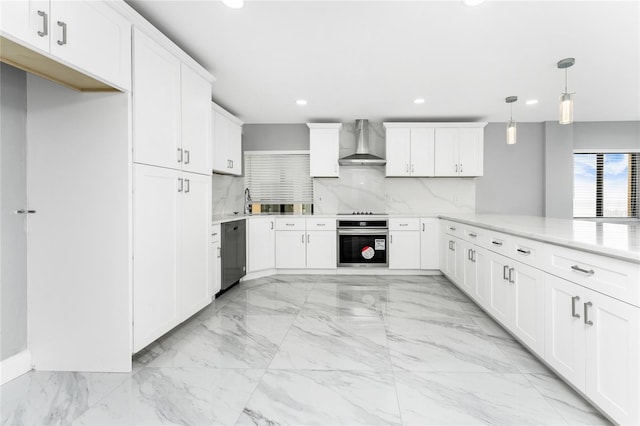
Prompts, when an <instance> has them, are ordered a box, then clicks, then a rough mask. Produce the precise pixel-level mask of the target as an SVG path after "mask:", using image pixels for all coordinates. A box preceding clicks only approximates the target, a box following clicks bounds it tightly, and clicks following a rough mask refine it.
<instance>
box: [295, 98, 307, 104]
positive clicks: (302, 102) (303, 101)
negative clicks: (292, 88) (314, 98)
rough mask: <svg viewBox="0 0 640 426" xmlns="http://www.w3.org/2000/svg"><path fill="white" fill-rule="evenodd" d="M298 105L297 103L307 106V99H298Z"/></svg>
mask: <svg viewBox="0 0 640 426" xmlns="http://www.w3.org/2000/svg"><path fill="white" fill-rule="evenodd" d="M296 103H297V104H298V105H306V104H307V100H306V99H298V100H297V101H296Z"/></svg>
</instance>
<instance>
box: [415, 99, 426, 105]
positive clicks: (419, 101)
mask: <svg viewBox="0 0 640 426" xmlns="http://www.w3.org/2000/svg"><path fill="white" fill-rule="evenodd" d="M413 103H414V104H423V103H424V98H416V99H414V100H413Z"/></svg>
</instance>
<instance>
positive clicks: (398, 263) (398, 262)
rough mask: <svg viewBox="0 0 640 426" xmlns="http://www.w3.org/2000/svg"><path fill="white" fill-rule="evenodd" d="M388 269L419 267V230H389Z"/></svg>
mask: <svg viewBox="0 0 640 426" xmlns="http://www.w3.org/2000/svg"><path fill="white" fill-rule="evenodd" d="M389 269H420V231H390V232H389Z"/></svg>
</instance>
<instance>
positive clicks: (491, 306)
mask: <svg viewBox="0 0 640 426" xmlns="http://www.w3.org/2000/svg"><path fill="white" fill-rule="evenodd" d="M487 253H489V270H488V277H489V288H488V290H489V294H488V300H487V301H488V304H487V310H488V311H489V312H490V313H491V314H493V316H494V317H495V318H496V319H497V320H498V321H500V322H501V323H502V324H504V325H506V326H509V312H510V311H511V300H510V298H509V294H510V291H509V285H510V284H509V281H508V279H507V278H508V274H509V266H508V264H507V262H508V259H507V258H506V257H504V256H500V255H499V254H495V253H491V252H487Z"/></svg>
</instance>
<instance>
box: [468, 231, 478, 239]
mask: <svg viewBox="0 0 640 426" xmlns="http://www.w3.org/2000/svg"><path fill="white" fill-rule="evenodd" d="M469 236H470V237H472V238H475V237H477V236H478V235H477V234H474V233H473V232H470V233H469Z"/></svg>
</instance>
